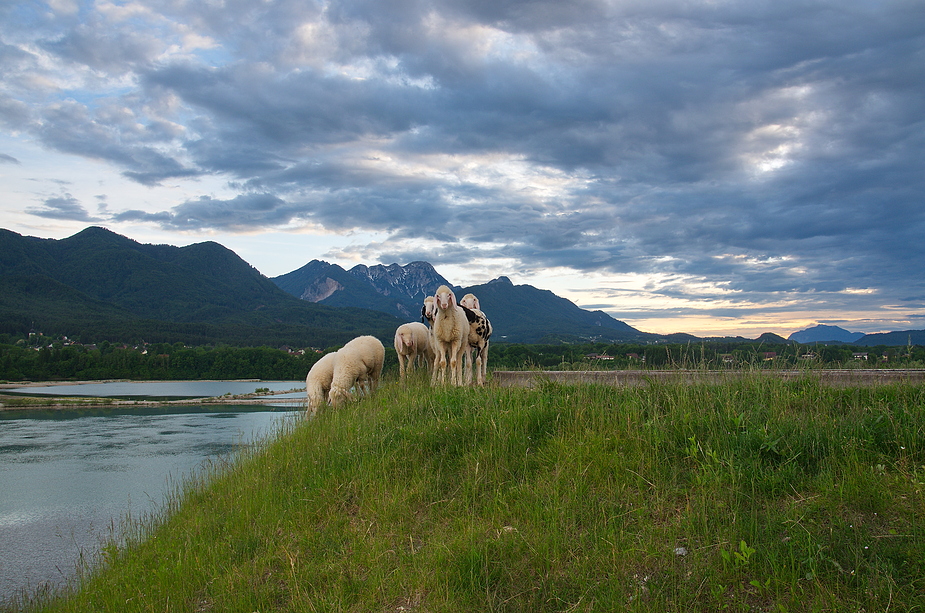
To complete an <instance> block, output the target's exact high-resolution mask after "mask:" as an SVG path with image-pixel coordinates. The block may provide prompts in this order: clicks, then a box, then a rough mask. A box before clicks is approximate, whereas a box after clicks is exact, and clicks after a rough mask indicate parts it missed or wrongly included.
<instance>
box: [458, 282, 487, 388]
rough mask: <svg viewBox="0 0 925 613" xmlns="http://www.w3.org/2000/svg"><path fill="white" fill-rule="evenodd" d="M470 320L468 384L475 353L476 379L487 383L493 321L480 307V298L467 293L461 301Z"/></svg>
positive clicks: (467, 361) (481, 382)
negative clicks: (489, 343) (489, 344)
mask: <svg viewBox="0 0 925 613" xmlns="http://www.w3.org/2000/svg"><path fill="white" fill-rule="evenodd" d="M459 304H460V306H462V307H463V309H464V311H465V313H466V319H467V320H468V321H469V335H468V339H467V340H468V342H467V344H468V347H466V351H465V356H466V364H465V366H464V367H463V368H464V369H465V371H466V376H465V379H466V381H465V382H466V384H469V383H472V367H473V354H475V355H474V366H475V372H476V380H477V382H478V384H479V385H484V384H485V377H486V376H487V375H488V339H490V338H491V332H492V329H491V322H490V321H488V317H486V316H485V313H483V312H482V311H481V310H480V309H479V306H480V305H479V299H478V298H476V297H475V296H474V295H473V294H466V295H465V296H463V298H462V300H460V301H459Z"/></svg>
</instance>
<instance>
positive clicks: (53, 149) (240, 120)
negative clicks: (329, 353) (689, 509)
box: [0, 0, 925, 338]
mask: <svg viewBox="0 0 925 613" xmlns="http://www.w3.org/2000/svg"><path fill="white" fill-rule="evenodd" d="M235 7H236V8H235V12H234V18H230V16H229V13H228V11H227V10H223V9H222V7H221V6H219V5H215V4H212V3H159V2H154V1H152V0H137V1H133V2H130V3H111V2H100V3H95V2H87V1H83V0H47V1H46V2H42V1H41V0H40V1H39V2H34V3H16V2H14V3H7V4H4V5H2V6H0V37H2V38H0V40H2V41H3V42H2V44H0V49H2V52H3V58H4V70H3V71H2V72H0V124H2V126H3V129H2V130H0V195H2V196H3V197H2V199H0V226H2V227H4V228H8V229H10V230H11V231H14V232H18V233H20V234H24V235H30V236H39V237H42V238H58V239H60V238H66V237H67V236H70V235H73V234H75V233H76V232H78V231H79V230H80V229H81V228H83V227H86V226H87V225H102V226H104V227H107V228H110V229H112V230H113V231H114V232H118V233H119V234H122V235H125V236H128V237H130V238H132V239H133V240H137V241H139V242H145V243H161V244H171V245H176V246H183V245H186V244H190V243H194V242H202V241H206V240H214V241H216V242H219V243H221V244H222V245H224V246H226V247H228V248H229V249H231V250H233V251H234V252H235V253H237V254H238V255H239V256H241V257H242V258H243V259H245V260H246V261H247V262H249V263H250V264H251V265H253V266H254V267H256V268H257V269H258V270H260V271H261V272H262V273H263V274H265V275H266V276H268V277H274V276H279V275H280V274H284V273H286V272H289V271H291V270H294V269H296V268H298V267H299V266H300V265H301V264H302V263H304V262H308V261H310V260H312V259H324V260H326V261H330V262H333V263H338V264H339V265H341V266H344V267H348V265H350V264H351V263H354V264H355V263H364V264H366V265H375V264H389V263H392V262H410V261H414V260H426V261H428V262H430V263H431V264H432V265H434V266H435V267H436V268H437V269H438V270H440V271H441V274H443V275H444V276H446V277H447V278H452V279H454V282H456V283H460V284H463V285H475V284H479V283H483V282H485V281H487V280H490V279H491V278H495V277H498V276H502V275H503V276H507V277H509V278H510V279H512V280H513V281H514V282H515V283H517V284H529V285H533V286H535V287H541V288H544V289H549V290H550V291H553V292H554V293H556V294H557V295H559V296H562V297H564V298H567V299H569V300H571V301H573V302H574V303H576V304H578V305H579V306H581V307H582V308H586V309H589V310H602V311H604V312H606V313H607V314H609V315H611V316H612V317H614V318H616V319H618V320H620V321H624V322H626V323H628V324H629V325H631V326H633V327H634V328H637V329H639V330H643V331H647V332H654V333H658V334H669V333H674V332H682V331H683V332H688V333H690V334H694V335H696V336H723V335H729V336H742V337H745V338H755V337H757V336H760V334H762V333H764V332H772V333H775V334H779V335H781V336H786V335H787V333H788V331H795V330H802V329H806V328H808V327H810V326H811V325H815V324H825V325H836V326H839V327H842V328H844V329H848V330H852V331H859V332H864V333H875V332H883V331H892V330H903V329H922V328H925V275H923V274H922V271H921V264H920V262H921V261H923V260H925V241H923V240H922V239H921V237H922V236H923V235H925V207H923V206H922V194H923V193H925V174H923V173H922V169H921V159H922V158H923V156H925V122H923V121H922V119H923V118H925V97H923V96H922V95H921V92H922V91H923V89H925V72H923V71H922V69H921V56H922V55H923V53H925V4H922V3H915V2H893V3H870V2H866V1H860V0H845V1H844V2H840V3H837V4H832V3H831V2H826V1H824V0H807V1H801V2H797V1H796V0H781V1H779V2H774V3H757V4H756V3H744V2H723V3H712V2H706V3H690V2H684V1H683V0H665V1H664V2H659V3H651V2H639V1H637V0H628V1H621V2H611V1H609V0H599V1H598V0H592V1H591V2H587V1H585V0H581V1H574V0H556V1H555V2H551V1H549V0H531V1H529V2H528V1H527V0H513V1H510V2H503V3H494V4H492V3H484V2H481V3H480V2H471V1H469V0H461V1H458V2H456V1H454V2H446V1H444V0H421V1H420V2H416V3H389V2H386V3H370V2H363V1H360V0H317V1H314V2H305V3H270V4H267V3H265V2H263V1H261V0H240V1H239V2H237V3H236V5H235Z"/></svg>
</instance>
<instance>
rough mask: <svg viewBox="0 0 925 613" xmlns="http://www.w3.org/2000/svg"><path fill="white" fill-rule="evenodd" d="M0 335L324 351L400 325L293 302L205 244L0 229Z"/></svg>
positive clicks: (360, 312) (387, 334)
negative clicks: (37, 235)
mask: <svg viewBox="0 0 925 613" xmlns="http://www.w3.org/2000/svg"><path fill="white" fill-rule="evenodd" d="M0 321H2V324H0V326H2V329H0V332H8V333H22V332H28V331H30V330H40V331H42V332H45V333H61V334H70V335H77V334H79V333H85V334H88V335H90V334H92V335H93V337H94V338H113V339H114V340H130V339H143V340H147V341H149V342H165V341H176V340H179V341H183V342H191V343H202V342H225V343H229V344H243V345H262V344H267V345H280V344H291V345H296V346H329V345H332V344H338V343H343V342H345V341H346V340H349V339H350V338H352V337H353V336H356V335H358V334H374V335H376V336H378V337H380V338H383V339H391V336H392V334H393V332H394V330H395V326H396V325H398V324H399V323H400V322H399V321H398V320H397V319H395V318H394V317H391V316H389V315H387V314H385V313H382V312H379V311H370V310H365V309H358V308H357V309H335V308H331V307H325V306H323V305H317V304H312V303H309V302H305V301H302V300H297V299H295V298H293V297H292V296H290V295H289V294H287V293H286V292H284V291H282V290H280V289H279V288H278V287H277V286H276V285H275V284H274V283H273V282H271V281H270V280H269V279H267V278H266V277H264V276H263V275H261V274H260V273H259V272H258V271H257V270H256V269H255V268H253V267H252V266H250V265H249V264H248V263H247V262H245V261H244V260H242V259H241V258H239V257H238V256H237V255H236V254H235V253H234V252H232V251H230V250H229V249H226V248H225V247H223V246H221V245H219V244H218V243H214V242H205V243H198V244H194V245H190V246H188V247H173V246H170V245H146V244H141V243H138V242H136V241H133V240H131V239H128V238H126V237H124V236H120V235H118V234H115V233H113V232H110V231H109V230H105V229H103V228H96V227H91V228H87V229H86V230H83V231H82V232H79V233H78V234H75V235H74V236H71V237H69V238H66V239H62V240H53V239H39V238H34V237H26V236H21V235H19V234H16V233H15V232H10V231H7V230H0Z"/></svg>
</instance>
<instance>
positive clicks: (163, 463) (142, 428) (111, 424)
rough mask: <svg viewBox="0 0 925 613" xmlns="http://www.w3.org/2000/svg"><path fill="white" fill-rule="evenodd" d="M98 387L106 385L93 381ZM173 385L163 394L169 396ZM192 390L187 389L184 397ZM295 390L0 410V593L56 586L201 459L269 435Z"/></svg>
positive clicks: (294, 411) (287, 414) (110, 391)
mask: <svg viewBox="0 0 925 613" xmlns="http://www.w3.org/2000/svg"><path fill="white" fill-rule="evenodd" d="M170 383H181V382H170ZM183 383H186V384H188V385H187V387H186V390H185V391H182V390H181V392H182V394H181V395H180V396H179V397H198V396H199V392H201V391H202V390H204V389H207V387H208V388H209V389H213V388H212V386H211V385H210V386H205V385H203V386H200V385H195V384H199V383H203V384H206V383H208V384H219V385H221V383H222V382H183ZM225 383H232V384H235V385H232V386H226V387H224V388H222V387H220V389H223V390H225V391H221V392H219V393H218V394H215V395H221V394H224V393H250V392H253V391H254V390H255V389H256V388H257V387H269V388H270V389H283V390H286V389H292V388H294V387H296V386H297V385H298V384H299V382H280V386H278V387H277V386H274V385H271V384H268V383H267V382H247V386H248V389H246V390H244V391H234V390H235V388H236V387H237V384H239V383H242V382H237V381H236V382H225ZM282 383H285V386H283V385H282ZM97 385H104V386H111V387H107V388H105V389H102V388H99V387H92V386H97ZM120 385H121V384H120ZM136 385H137V387H133V388H132V389H131V391H132V392H139V391H142V392H145V394H144V396H145V397H151V396H149V395H148V394H151V395H153V396H156V395H157V394H160V393H164V392H165V390H164V389H163V388H161V387H160V386H155V388H151V387H148V388H147V389H143V388H144V385H143V384H136ZM148 385H151V384H148ZM51 387H54V388H55V392H54V394H55V395H65V394H63V393H62V388H65V387H81V388H85V389H89V390H90V393H89V394H81V395H89V396H94V397H96V396H113V395H114V394H115V395H116V396H118V397H122V396H121V394H124V392H125V390H124V389H120V388H119V387H118V386H116V385H115V383H112V384H109V383H105V384H85V385H80V386H51ZM177 389H178V388H172V389H170V390H166V395H167V396H169V397H177V395H176V392H177ZM190 390H193V391H194V392H195V393H194V394H193V395H192V396H188V395H185V394H189V393H190ZM30 391H32V392H34V391H35V388H30ZM101 392H105V393H101ZM68 395H72V394H68ZM205 395H213V394H205ZM285 396H290V395H289V394H286V395H285ZM131 397H136V396H134V395H133V396H131ZM138 397H142V395H139V396H138ZM301 398H304V391H302V392H300V393H299V392H295V393H294V394H293V400H290V401H289V402H285V401H284V402H282V403H280V405H279V406H273V405H265V406H260V405H257V406H255V405H233V404H228V405H208V406H205V405H204V406H199V405H155V406H146V407H145V408H143V409H134V408H132V409H90V410H84V409H81V410H27V411H21V410H14V411H0V601H6V600H9V599H10V598H12V597H15V596H17V595H19V594H21V593H22V591H23V590H26V591H32V590H35V589H36V588H39V587H43V586H48V587H52V588H57V587H60V586H62V585H64V584H65V583H66V581H67V580H68V579H70V578H73V577H74V576H75V574H76V568H77V566H78V564H79V563H80V562H81V560H92V559H93V558H94V556H95V555H96V553H97V552H98V551H99V544H100V542H101V540H106V539H109V538H110V537H111V536H113V535H114V534H116V535H117V534H118V527H119V525H120V522H121V520H122V519H123V518H125V517H126V516H129V515H130V516H132V517H135V518H139V517H144V516H146V515H148V514H150V513H152V512H155V511H157V510H158V509H160V508H161V507H162V505H163V503H164V501H165V496H166V495H167V494H168V492H172V491H174V490H175V488H176V486H177V485H178V484H179V483H182V481H183V480H184V479H185V478H186V477H188V476H189V475H191V474H193V473H194V472H195V471H197V470H200V469H201V467H202V466H203V464H204V462H206V461H208V460H209V459H214V458H219V457H223V456H228V454H233V453H234V452H235V450H240V449H241V448H242V447H244V446H247V445H250V444H253V443H254V442H255V441H259V440H263V439H265V438H267V437H270V436H273V435H274V434H276V433H277V432H278V431H279V429H280V428H281V427H282V426H284V425H285V423H286V420H291V419H295V418H296V417H297V416H298V415H299V402H300V400H301ZM114 531H115V532H114Z"/></svg>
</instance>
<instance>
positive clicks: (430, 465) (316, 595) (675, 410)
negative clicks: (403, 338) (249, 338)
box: [35, 376, 925, 613]
mask: <svg viewBox="0 0 925 613" xmlns="http://www.w3.org/2000/svg"><path fill="white" fill-rule="evenodd" d="M923 406H925V388H923V386H921V385H910V384H895V385H882V386H867V387H851V388H839V387H834V386H827V385H823V384H821V383H820V382H819V381H818V380H815V379H813V378H811V377H806V378H803V379H800V380H798V381H782V380H779V379H776V378H772V377H760V376H753V377H746V378H742V379H740V380H734V381H730V382H728V383H725V384H721V385H717V384H710V383H695V384H691V385H682V384H677V383H666V384H663V385H662V384H659V385H646V386H643V385H640V386H613V385H567V384H562V383H556V382H553V381H545V382H540V383H539V384H537V385H535V386H534V387H527V386H524V387H520V386H517V387H493V388H451V387H442V388H432V387H430V386H429V385H427V384H426V382H423V381H420V382H418V383H417V384H416V383H415V382H413V381H412V382H411V383H410V384H409V383H407V382H406V383H405V384H399V383H398V382H397V381H391V382H387V383H386V384H384V385H383V386H382V387H381V388H380V389H379V390H377V392H376V394H374V395H373V396H371V397H369V398H364V399H362V400H360V401H358V402H355V403H348V404H347V405H346V406H345V407H343V408H342V409H338V410H337V411H324V410H322V411H320V412H319V414H318V416H317V417H316V418H315V419H313V420H312V421H311V422H304V421H303V422H299V423H295V424H293V425H292V429H291V430H290V431H287V432H286V433H284V435H282V436H279V437H277V438H276V439H274V440H273V441H270V442H268V443H267V444H266V445H265V446H261V447H256V448H254V449H253V450H252V452H251V453H250V454H247V455H243V456H241V457H240V458H239V460H238V461H236V462H235V463H233V464H228V465H221V466H216V467H215V472H213V473H212V474H209V475H204V476H203V478H202V479H201V480H198V481H196V482H191V483H189V484H188V487H187V488H186V489H185V490H184V491H183V492H182V493H179V494H178V496H177V497H176V499H175V500H174V501H173V502H172V503H171V504H170V505H169V507H168V511H169V513H167V514H166V515H165V516H163V517H160V518H158V521H155V522H151V523H149V524H140V525H139V526H138V530H137V533H136V534H132V535H129V538H128V539H127V541H126V542H125V543H124V545H118V546H117V545H113V546H111V547H109V548H107V549H106V550H105V552H106V556H105V560H106V561H107V564H106V565H104V566H101V567H100V568H98V569H97V570H96V571H95V572H93V573H90V574H88V575H87V576H86V577H85V578H84V581H83V582H82V583H81V584H80V586H79V589H75V590H74V591H73V592H68V593H65V594H63V595H62V596H61V597H60V598H58V599H54V600H52V601H49V602H47V603H43V604H44V606H41V607H35V609H36V610H39V611H42V612H44V613H78V612H83V611H87V610H94V611H100V612H106V611H112V612H113V613H115V612H118V613H132V612H134V611H138V612H139V613H140V612H142V611H155V610H156V611H166V610H168V609H170V610H174V609H176V610H188V611H193V610H196V611H258V610H259V611H263V612H270V611H278V612H283V611H311V610H328V611H335V610H336V611H397V610H408V611H411V610H413V611H530V612H534V613H546V612H549V613H553V612H555V611H565V610H570V611H571V610H576V611H577V610H595V611H634V612H636V613H654V612H656V611H657V612H663V611H691V612H706V611H719V610H724V609H728V610H730V611H860V610H864V611H887V610H890V611H913V610H920V609H921V608H922V607H923V606H925V562H923V560H925V522H923V521H922V517H921V509H922V508H923V504H925V412H923V408H922V407H923Z"/></svg>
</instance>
